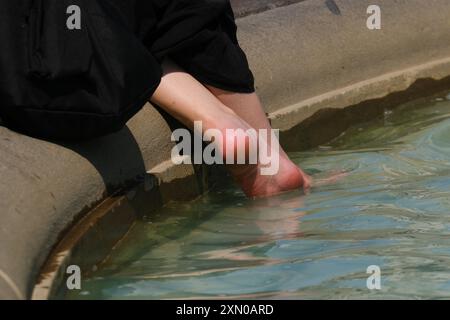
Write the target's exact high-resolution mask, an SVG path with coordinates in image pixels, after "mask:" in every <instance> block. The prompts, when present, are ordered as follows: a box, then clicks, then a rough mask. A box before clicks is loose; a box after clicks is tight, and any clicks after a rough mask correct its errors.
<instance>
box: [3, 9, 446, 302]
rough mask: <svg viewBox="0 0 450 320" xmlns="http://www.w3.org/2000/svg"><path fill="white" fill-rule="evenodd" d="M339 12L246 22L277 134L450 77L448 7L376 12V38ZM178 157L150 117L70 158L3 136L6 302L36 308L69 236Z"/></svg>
mask: <svg viewBox="0 0 450 320" xmlns="http://www.w3.org/2000/svg"><path fill="white" fill-rule="evenodd" d="M336 4H337V5H338V7H339V12H340V14H338V13H337V12H336V10H335V9H333V7H331V8H330V5H328V6H327V5H326V2H325V1H322V0H307V1H304V2H300V3H297V4H291V5H289V6H285V7H280V8H277V9H274V10H271V11H268V12H263V13H259V14H255V15H250V16H247V17H245V18H242V19H240V20H239V22H238V25H239V27H240V38H241V42H242V46H243V47H244V49H245V50H246V51H247V53H248V55H249V59H250V62H251V65H252V67H253V70H254V72H255V75H256V78H257V87H258V91H259V93H260V94H261V96H262V99H263V101H264V102H265V104H266V106H267V111H268V112H270V113H272V118H273V119H274V120H275V121H274V122H275V124H276V126H277V127H281V128H283V129H288V128H290V127H292V126H293V125H294V124H296V123H297V122H298V121H300V120H302V119H304V118H305V117H306V116H309V115H310V114H311V107H310V105H311V103H309V102H311V101H314V99H316V100H317V101H319V102H320V103H319V102H317V103H315V104H313V105H314V106H316V107H317V106H318V107H317V108H316V107H314V108H316V109H314V110H318V109H320V108H324V107H335V108H340V107H345V105H346V104H349V103H350V102H351V103H352V104H355V103H358V102H359V101H362V100H364V99H367V98H370V96H371V92H369V91H367V90H366V91H365V93H363V94H356V93H358V90H359V89H358V88H360V87H361V85H363V84H364V83H367V82H371V81H372V84H373V87H372V88H375V87H377V88H378V89H377V91H376V95H377V96H382V95H386V94H388V93H390V92H391V91H393V90H398V89H401V88H403V87H404V86H403V87H402V86H401V85H399V83H400V82H401V81H402V80H398V81H399V82H396V83H397V85H392V82H391V81H390V80H386V79H407V81H406V82H404V83H406V84H407V83H411V82H412V81H414V80H416V79H415V78H416V77H431V78H441V77H444V76H448V75H450V69H449V68H448V61H447V59H448V58H450V41H449V40H450V35H449V31H448V30H449V27H450V19H448V17H450V3H449V2H448V0H428V1H423V0H397V1H392V0H378V1H377V4H379V5H380V6H381V8H382V13H383V29H382V30H380V31H370V30H368V29H367V28H366V18H367V15H366V9H367V6H368V5H369V4H372V1H365V0H359V1H353V0H337V1H336ZM417 66H421V67H417ZM427 66H430V68H428V67H427ZM441 67H442V68H441ZM419 69H420V70H421V71H420V72H411V70H419ZM405 70H406V71H405ZM408 70H409V71H408ZM389 74H391V75H392V74H397V76H396V77H389V76H386V75H389ZM377 79H379V80H380V81H377ZM374 81H375V82H374ZM391 85H392V86H391ZM345 88H352V89H351V90H347V89H345ZM366 88H367V87H366ZM338 96H341V97H344V98H342V99H338V98H336V97H338ZM321 97H322V98H323V97H328V98H327V99H328V100H326V99H325V100H324V99H321ZM308 101H309V102H308ZM324 101H325V102H326V103H325V102H324ZM327 101H328V102H327ZM314 110H313V111H314ZM171 146H172V145H171V142H170V128H169V126H168V125H167V124H166V122H165V121H164V119H163V117H162V116H161V115H160V114H159V113H158V112H157V111H156V110H155V109H153V108H151V107H146V108H145V109H144V110H143V111H142V112H141V113H140V114H138V115H137V116H136V117H135V118H134V119H133V120H132V121H131V122H130V124H129V127H128V128H127V129H124V130H123V131H122V132H120V133H118V134H115V135H112V136H109V137H105V138H102V139H99V140H97V141H91V142H89V143H83V144H79V145H72V146H61V145H55V144H52V143H48V142H43V141H37V140H35V139H32V138H28V137H24V136H21V135H17V134H15V133H12V132H10V131H9V130H7V129H5V128H0V241H1V250H0V271H1V273H0V274H3V275H5V276H6V277H5V276H0V298H11V299H18V298H23V297H29V296H30V293H31V289H32V286H33V283H34V281H35V279H36V275H37V273H38V271H39V268H40V267H41V266H42V264H43V262H44V260H45V259H46V257H47V255H48V254H49V252H50V250H51V249H52V247H53V246H54V245H55V244H56V242H57V241H58V239H59V237H60V235H61V233H62V232H63V231H64V230H66V228H67V227H68V226H70V225H71V224H72V222H73V221H74V220H76V219H78V218H79V217H80V215H81V214H82V213H85V212H86V210H87V209H89V208H91V207H92V206H93V205H95V204H97V203H98V202H99V201H101V200H102V199H104V198H105V196H107V195H111V194H112V192H114V191H115V190H117V188H118V187H119V186H120V185H122V184H124V183H126V182H129V181H133V180H136V179H137V180H139V179H142V177H143V176H144V175H145V174H146V171H147V170H150V169H152V168H156V170H157V171H158V170H160V169H161V164H162V163H164V162H165V161H167V160H168V159H169V156H170V149H171ZM174 172H175V174H176V172H177V171H176V170H175V171H174Z"/></svg>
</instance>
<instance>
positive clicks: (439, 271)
mask: <svg viewBox="0 0 450 320" xmlns="http://www.w3.org/2000/svg"><path fill="white" fill-rule="evenodd" d="M291 156H292V157H293V159H294V160H295V161H296V162H297V163H299V164H301V166H302V167H303V168H305V169H306V171H308V172H310V173H312V174H314V175H316V176H317V177H319V178H320V177H321V176H323V175H324V174H325V172H329V171H334V170H336V169H337V170H346V171H348V172H349V175H348V176H347V177H345V178H344V179H342V180H340V181H338V182H337V183H335V184H332V185H327V186H322V187H319V188H316V189H314V190H313V192H312V193H311V194H309V195H306V196H303V195H302V194H301V193H300V192H292V193H288V194H284V195H281V196H278V197H275V198H271V199H268V200H256V201H255V200H247V199H246V198H245V197H244V196H243V194H242V193H241V192H240V191H239V190H237V189H236V188H235V187H233V186H232V185H230V184H227V185H225V186H222V187H221V188H220V189H217V190H213V191H211V192H210V193H209V194H207V195H205V196H203V197H202V198H200V199H198V200H196V201H193V202H189V203H171V204H169V205H167V206H165V207H164V208H163V209H161V210H160V211H159V213H158V214H157V215H152V216H151V217H147V218H145V219H143V220H142V221H140V222H139V223H138V224H137V225H136V226H135V227H134V228H133V230H132V231H131V232H130V234H129V235H128V236H127V238H126V239H125V240H124V241H123V243H121V245H120V246H118V247H117V248H115V249H114V250H113V251H112V253H111V257H110V259H109V260H108V261H107V263H106V264H105V265H103V266H102V267H101V268H100V269H99V270H97V271H96V272H95V273H94V274H93V275H92V276H90V277H89V278H84V279H83V283H82V287H83V288H82V290H81V291H72V292H69V293H67V294H66V298H70V299H94V298H95V299H116V298H125V299H144V298H145V299H167V298H169V299H170V298H224V297H227V298H277V299H278V298H293V299H313V298H314V299H315V298H319V299H324V298H334V299H343V298H357V299H364V298H368V299H375V298H450V101H447V100H445V99H436V97H433V98H427V99H423V100H420V101H416V102H414V103H409V104H407V105H404V106H401V107H399V108H396V109H395V110H394V111H386V113H385V115H384V117H382V118H380V119H376V120H374V121H371V122H368V123H366V124H363V125H359V126H355V127H352V128H351V129H349V130H347V131H346V132H345V133H344V134H343V135H341V136H340V137H339V138H337V139H335V140H334V141H332V142H330V143H329V144H327V145H324V146H321V147H319V148H317V149H314V150H310V151H307V152H299V153H293V154H291ZM371 265H377V266H379V267H380V268H381V290H369V289H368V288H367V284H366V280H367V278H368V277H369V275H368V274H367V273H366V270H367V267H368V266H371Z"/></svg>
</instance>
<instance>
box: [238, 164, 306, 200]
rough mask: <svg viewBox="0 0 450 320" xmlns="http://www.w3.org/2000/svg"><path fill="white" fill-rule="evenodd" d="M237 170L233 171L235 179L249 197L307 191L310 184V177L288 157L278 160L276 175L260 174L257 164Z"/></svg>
mask: <svg viewBox="0 0 450 320" xmlns="http://www.w3.org/2000/svg"><path fill="white" fill-rule="evenodd" d="M236 170H237V169H236ZM238 171H239V172H235V175H234V177H235V180H236V181H237V183H238V184H239V185H240V186H241V188H242V190H243V191H244V193H245V194H246V195H247V196H248V197H250V198H263V197H270V196H274V195H277V194H280V193H283V192H287V191H293V190H299V189H303V190H304V191H308V190H309V188H310V185H311V178H310V177H309V176H308V175H307V174H305V173H304V172H303V171H302V170H301V169H300V168H298V167H297V166H296V165H295V164H294V163H292V162H291V161H290V160H289V159H282V160H281V161H280V169H279V172H278V173H277V174H276V175H271V176H264V175H261V174H260V167H259V166H244V167H241V168H239V170H238Z"/></svg>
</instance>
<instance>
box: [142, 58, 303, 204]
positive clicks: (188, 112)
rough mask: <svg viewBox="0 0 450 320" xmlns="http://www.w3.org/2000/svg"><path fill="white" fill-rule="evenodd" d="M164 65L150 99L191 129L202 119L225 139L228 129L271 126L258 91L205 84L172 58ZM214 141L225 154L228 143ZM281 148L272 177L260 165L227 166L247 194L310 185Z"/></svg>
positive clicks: (288, 189) (275, 191)
mask: <svg viewBox="0 0 450 320" xmlns="http://www.w3.org/2000/svg"><path fill="white" fill-rule="evenodd" d="M162 67H163V72H164V75H163V77H162V80H161V84H160V85H159V87H158V88H157V90H156V91H155V93H154V95H153V96H152V98H151V102H152V103H155V104H157V105H158V106H160V107H161V108H163V109H164V110H165V111H166V112H168V113H169V114H171V115H172V116H173V117H175V118H176V119H178V120H179V121H180V122H181V123H183V124H184V125H185V126H187V127H188V128H191V129H192V128H193V127H194V122H195V121H202V123H203V130H204V131H206V130H208V129H219V130H220V131H221V132H223V134H224V139H227V134H226V130H227V129H243V130H244V131H246V130H247V129H249V128H254V129H257V130H258V129H271V126H270V123H269V121H268V119H267V117H266V114H265V113H264V111H263V107H262V105H261V102H260V100H259V98H258V96H257V94H256V93H250V94H242V93H234V92H228V91H224V90H221V89H217V88H214V87H211V86H207V85H203V84H202V83H200V82H199V81H197V80H196V79H195V78H194V77H192V76H191V75H190V74H188V73H186V72H184V71H183V70H182V69H181V68H179V67H178V66H177V65H176V64H174V63H173V62H172V61H169V60H166V61H164V62H163V64H162ZM232 139H233V141H234V139H236V138H235V137H234V136H233V138H232ZM234 142H235V144H233V145H235V146H239V144H238V142H237V141H234ZM246 142H248V141H247V140H246ZM214 143H217V144H218V145H219V146H220V148H221V149H222V150H223V153H224V155H225V154H226V152H227V147H223V146H226V145H227V144H226V143H227V142H226V141H215V142H214ZM269 143H279V142H278V141H270V142H269ZM244 145H245V144H244ZM247 145H248V144H247ZM279 150H280V152H279V153H280V154H279V163H280V169H279V172H278V174H276V175H273V176H262V175H260V174H259V166H260V165H259V164H257V165H254V164H253V165H251V164H248V165H229V166H228V170H229V172H230V173H231V175H232V176H233V178H234V179H235V181H236V182H237V183H238V184H239V186H240V187H241V188H242V190H243V191H244V192H245V194H246V195H247V196H248V197H252V198H254V197H268V196H273V195H276V194H280V193H283V192H287V191H291V190H295V189H304V190H305V191H307V190H308V189H309V188H310V186H311V178H310V177H309V176H308V175H306V174H305V173H304V172H303V171H302V170H301V169H300V168H298V167H297V166H296V165H295V164H294V163H293V162H292V161H291V160H290V159H289V157H288V155H287V154H286V153H285V152H284V151H283V150H282V148H281V147H280V149H279ZM246 151H248V150H246Z"/></svg>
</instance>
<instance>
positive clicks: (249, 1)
mask: <svg viewBox="0 0 450 320" xmlns="http://www.w3.org/2000/svg"><path fill="white" fill-rule="evenodd" d="M301 1H305V0H231V4H232V5H233V10H234V14H235V16H236V17H238V18H240V17H244V16H247V15H250V14H255V13H259V12H263V11H267V10H271V9H275V8H278V7H284V6H287V5H290V4H293V3H297V2H301Z"/></svg>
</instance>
